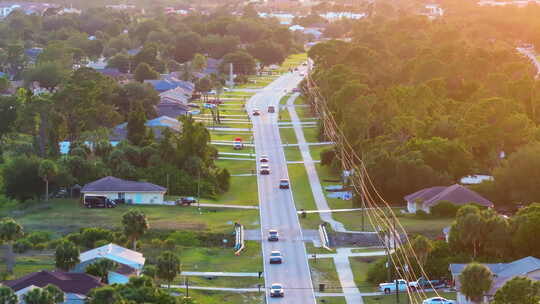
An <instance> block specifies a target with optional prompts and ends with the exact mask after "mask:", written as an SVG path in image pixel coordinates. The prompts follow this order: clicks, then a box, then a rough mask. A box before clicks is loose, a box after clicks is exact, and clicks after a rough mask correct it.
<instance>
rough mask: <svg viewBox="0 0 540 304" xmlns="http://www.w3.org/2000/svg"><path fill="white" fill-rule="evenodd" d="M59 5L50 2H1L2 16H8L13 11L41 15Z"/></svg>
mask: <svg viewBox="0 0 540 304" xmlns="http://www.w3.org/2000/svg"><path fill="white" fill-rule="evenodd" d="M58 7H59V6H58V5H56V4H49V3H37V2H22V1H20V2H19V1H5V2H1V3H0V18H6V17H7V16H9V15H10V14H11V13H12V12H13V11H21V12H23V13H24V14H26V15H40V16H41V15H43V13H44V12H45V11H46V10H47V9H49V8H58Z"/></svg>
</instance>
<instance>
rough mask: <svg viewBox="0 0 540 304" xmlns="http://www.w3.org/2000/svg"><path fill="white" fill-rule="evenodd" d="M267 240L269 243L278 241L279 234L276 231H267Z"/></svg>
mask: <svg viewBox="0 0 540 304" xmlns="http://www.w3.org/2000/svg"><path fill="white" fill-rule="evenodd" d="M268 240H269V241H270V242H277V241H279V234H278V232H277V230H275V229H270V230H268Z"/></svg>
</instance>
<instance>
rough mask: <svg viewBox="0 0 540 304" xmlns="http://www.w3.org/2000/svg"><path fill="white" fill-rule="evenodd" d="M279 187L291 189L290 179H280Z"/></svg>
mask: <svg viewBox="0 0 540 304" xmlns="http://www.w3.org/2000/svg"><path fill="white" fill-rule="evenodd" d="M279 189H289V180H288V179H286V178H282V179H280V180H279Z"/></svg>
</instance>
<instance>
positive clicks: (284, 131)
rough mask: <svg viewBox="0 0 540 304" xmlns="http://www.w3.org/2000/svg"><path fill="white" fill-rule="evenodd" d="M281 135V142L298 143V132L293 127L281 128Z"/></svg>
mask: <svg viewBox="0 0 540 304" xmlns="http://www.w3.org/2000/svg"><path fill="white" fill-rule="evenodd" d="M279 136H280V137H281V142H282V143H283V144H285V143H287V144H296V143H298V140H297V139H296V134H295V133H294V129H293V128H279Z"/></svg>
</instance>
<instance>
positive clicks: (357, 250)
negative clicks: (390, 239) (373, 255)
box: [351, 247, 384, 253]
mask: <svg viewBox="0 0 540 304" xmlns="http://www.w3.org/2000/svg"><path fill="white" fill-rule="evenodd" d="M379 251H384V248H376V247H369V248H367V247H366V248H357V249H352V250H351V252H352V253H363V252H379Z"/></svg>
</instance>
